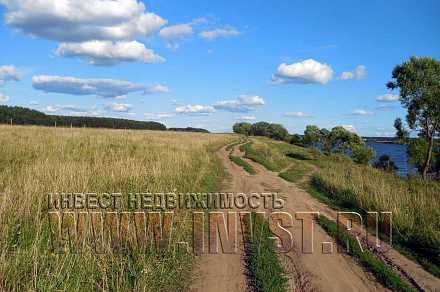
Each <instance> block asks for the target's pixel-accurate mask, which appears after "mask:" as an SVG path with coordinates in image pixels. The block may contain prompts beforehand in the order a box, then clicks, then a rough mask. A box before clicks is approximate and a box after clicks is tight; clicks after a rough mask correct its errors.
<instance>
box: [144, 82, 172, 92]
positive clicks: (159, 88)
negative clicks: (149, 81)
mask: <svg viewBox="0 0 440 292" xmlns="http://www.w3.org/2000/svg"><path fill="white" fill-rule="evenodd" d="M168 92H170V89H169V88H168V87H167V86H165V85H163V84H154V85H150V86H147V88H146V89H145V93H148V94H153V93H168Z"/></svg>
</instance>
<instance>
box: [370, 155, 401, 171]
mask: <svg viewBox="0 0 440 292" xmlns="http://www.w3.org/2000/svg"><path fill="white" fill-rule="evenodd" d="M373 166H374V167H375V168H377V169H382V170H384V171H386V172H395V171H396V170H397V169H398V168H397V166H396V164H395V163H394V161H393V160H392V159H391V158H390V157H389V156H388V155H386V154H384V155H382V156H380V157H379V160H377V161H376V162H374V164H373Z"/></svg>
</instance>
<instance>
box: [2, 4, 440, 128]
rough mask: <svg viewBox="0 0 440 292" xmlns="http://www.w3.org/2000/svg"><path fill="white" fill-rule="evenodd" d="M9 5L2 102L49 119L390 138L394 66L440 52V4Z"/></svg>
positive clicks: (395, 108)
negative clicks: (309, 128)
mask: <svg viewBox="0 0 440 292" xmlns="http://www.w3.org/2000/svg"><path fill="white" fill-rule="evenodd" d="M0 3H1V4H0V17H1V22H0V83H1V85H0V103H2V104H7V105H20V106H25V107H31V108H34V109H37V110H41V111H44V112H46V113H49V114H76V115H99V116H112V117H123V118H130V119H138V120H152V119H154V120H157V121H160V122H162V123H164V124H166V125H167V126H169V127H174V126H178V127H183V126H193V127H203V128H207V129H209V130H211V131H215V132H224V131H231V126H232V124H233V123H235V122H237V121H244V120H246V121H250V122H255V121H260V120H265V121H269V122H277V123H281V124H283V125H285V126H286V127H287V128H288V130H289V131H290V132H292V133H301V132H302V131H303V130H304V128H305V126H306V125H307V124H316V125H318V126H320V127H326V128H332V127H334V126H337V125H345V126H351V127H353V128H354V129H356V131H357V132H358V133H359V134H362V135H369V136H376V135H381V136H382V135H383V136H387V135H393V132H394V130H393V127H392V125H393V121H394V119H395V118H396V117H399V116H400V117H404V116H405V111H404V110H403V109H402V108H401V107H400V105H399V102H398V101H396V100H395V99H396V96H393V95H395V94H398V92H389V91H388V90H387V89H386V87H385V84H386V82H387V81H389V80H390V78H391V71H392V69H393V67H394V65H396V64H398V63H401V62H403V61H405V60H406V59H408V58H409V57H410V56H413V55H416V56H431V57H434V58H436V59H439V57H440V56H439V55H440V31H439V28H440V2H439V1H425V0H421V1H403V0H401V1H363V2H356V3H354V2H353V1H271V2H268V1H259V0H255V1H193V0H190V1H163V0H161V1H158V0H153V1H143V2H142V1H139V0H115V1H110V0H91V1H87V4H86V1H76V0H70V1H69V0H59V1H56V2H54V1H52V0H41V1H39V4H35V1H29V0H0ZM54 3H57V5H56V6H55V5H54ZM344 72H345V73H344ZM387 94H388V95H387ZM378 99H381V100H382V101H378Z"/></svg>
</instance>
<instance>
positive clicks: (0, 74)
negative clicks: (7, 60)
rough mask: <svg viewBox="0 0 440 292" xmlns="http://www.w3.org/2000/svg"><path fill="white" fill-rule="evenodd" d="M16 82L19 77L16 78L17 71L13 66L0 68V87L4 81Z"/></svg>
mask: <svg viewBox="0 0 440 292" xmlns="http://www.w3.org/2000/svg"><path fill="white" fill-rule="evenodd" d="M18 80H20V77H19V76H18V70H17V68H16V67H15V66H14V65H4V66H0V85H2V84H3V83H5V82H6V81H18Z"/></svg>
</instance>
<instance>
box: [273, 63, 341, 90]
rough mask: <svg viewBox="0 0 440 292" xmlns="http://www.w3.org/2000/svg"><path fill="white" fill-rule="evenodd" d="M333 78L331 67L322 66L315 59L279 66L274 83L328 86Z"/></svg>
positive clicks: (274, 76)
mask: <svg viewBox="0 0 440 292" xmlns="http://www.w3.org/2000/svg"><path fill="white" fill-rule="evenodd" d="M332 77H333V69H332V68H331V66H330V65H327V64H321V63H319V62H317V61H315V60H313V59H308V60H304V61H302V62H298V63H293V64H286V63H282V64H280V65H279V66H278V69H277V72H276V73H275V74H274V75H273V76H272V81H273V82H274V83H276V84H279V83H300V84H311V83H319V84H326V83H327V82H329V81H330V80H331V79H332Z"/></svg>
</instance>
